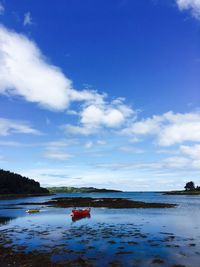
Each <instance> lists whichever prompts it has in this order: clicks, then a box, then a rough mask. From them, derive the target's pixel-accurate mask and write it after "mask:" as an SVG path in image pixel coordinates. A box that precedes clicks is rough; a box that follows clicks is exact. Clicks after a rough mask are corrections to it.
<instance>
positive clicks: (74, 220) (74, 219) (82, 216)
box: [72, 214, 91, 222]
mask: <svg viewBox="0 0 200 267" xmlns="http://www.w3.org/2000/svg"><path fill="white" fill-rule="evenodd" d="M90 218H91V215H90V214H88V215H78V216H72V222H76V221H79V220H82V219H90Z"/></svg>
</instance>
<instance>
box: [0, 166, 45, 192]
mask: <svg viewBox="0 0 200 267" xmlns="http://www.w3.org/2000/svg"><path fill="white" fill-rule="evenodd" d="M40 193H49V191H48V190H47V189H46V188H43V187H40V183H39V182H36V181H35V180H33V179H29V178H27V177H24V176H21V175H20V174H17V173H13V172H10V171H5V170H3V169H0V194H40Z"/></svg>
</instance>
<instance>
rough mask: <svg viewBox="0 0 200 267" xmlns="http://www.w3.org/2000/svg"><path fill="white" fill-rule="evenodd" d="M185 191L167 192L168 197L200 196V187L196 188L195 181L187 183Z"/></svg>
mask: <svg viewBox="0 0 200 267" xmlns="http://www.w3.org/2000/svg"><path fill="white" fill-rule="evenodd" d="M184 188H185V190H179V191H170V192H165V194H167V195H200V186H195V183H194V182H193V181H190V182H187V183H186V185H185V186H184Z"/></svg>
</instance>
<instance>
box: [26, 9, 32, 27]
mask: <svg viewBox="0 0 200 267" xmlns="http://www.w3.org/2000/svg"><path fill="white" fill-rule="evenodd" d="M31 24H33V21H32V17H31V13H30V12H27V13H25V14H24V26H26V25H31Z"/></svg>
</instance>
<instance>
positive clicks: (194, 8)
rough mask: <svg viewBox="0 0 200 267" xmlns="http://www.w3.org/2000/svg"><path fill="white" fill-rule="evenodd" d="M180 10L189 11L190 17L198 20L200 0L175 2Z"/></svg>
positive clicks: (178, 0) (179, 0)
mask: <svg viewBox="0 0 200 267" xmlns="http://www.w3.org/2000/svg"><path fill="white" fill-rule="evenodd" d="M176 3H177V5H178V7H179V9H180V10H190V11H191V13H192V15H193V16H194V17H195V18H197V19H200V0H176Z"/></svg>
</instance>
